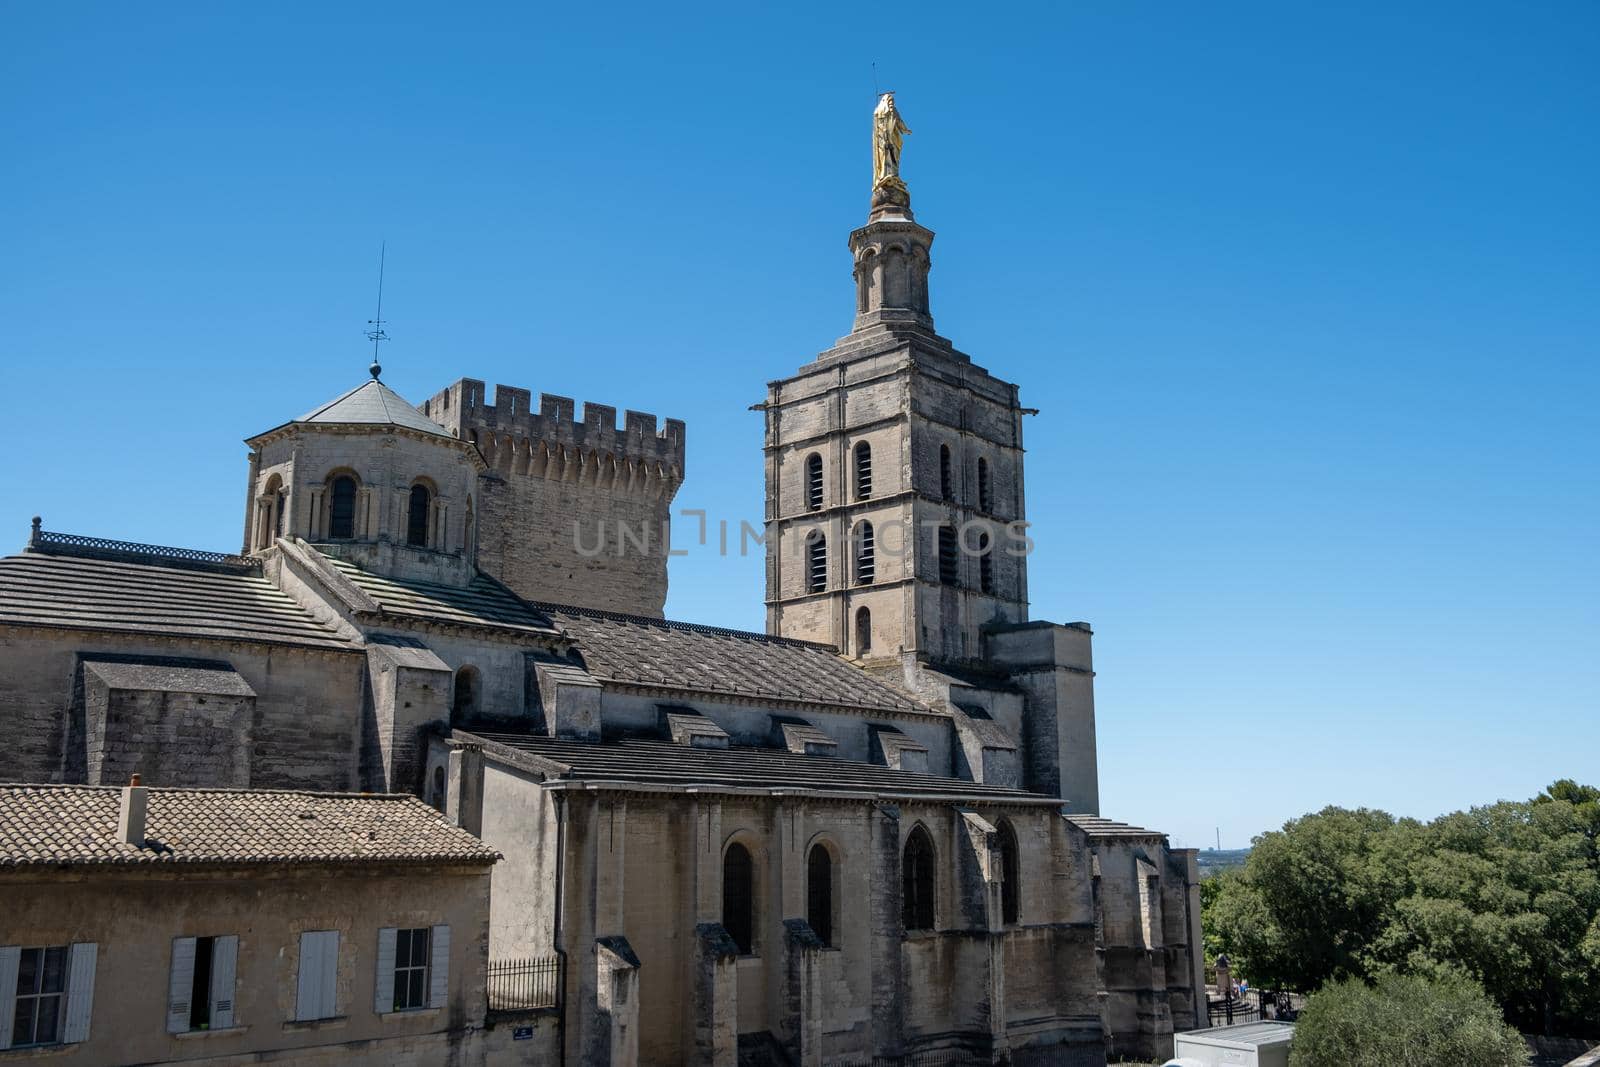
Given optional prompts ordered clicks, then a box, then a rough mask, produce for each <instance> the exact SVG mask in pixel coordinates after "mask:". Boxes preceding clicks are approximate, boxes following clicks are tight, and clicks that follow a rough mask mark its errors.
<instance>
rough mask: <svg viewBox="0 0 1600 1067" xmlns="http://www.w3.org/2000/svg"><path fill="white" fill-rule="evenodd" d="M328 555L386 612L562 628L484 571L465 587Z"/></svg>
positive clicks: (534, 629)
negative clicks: (409, 577)
mask: <svg viewBox="0 0 1600 1067" xmlns="http://www.w3.org/2000/svg"><path fill="white" fill-rule="evenodd" d="M323 558H324V559H325V560H327V562H328V564H329V565H330V566H332V567H333V568H335V569H336V570H338V572H339V573H340V574H342V575H344V576H345V577H346V578H348V579H350V581H351V582H353V583H354V584H355V586H356V587H357V588H358V589H360V590H361V591H362V592H363V593H365V594H367V595H368V596H369V597H371V598H372V599H373V600H374V601H376V602H377V604H378V606H379V607H380V608H381V609H382V610H383V611H384V612H385V613H386V614H391V615H404V616H407V617H409V618H415V619H425V620H427V621H430V622H446V623H456V624H458V625H463V626H493V627H497V628H500V629H509V630H521V631H523V632H525V633H536V634H552V635H553V634H555V633H557V632H558V631H557V630H556V628H555V626H554V625H553V624H552V623H551V621H550V619H549V618H548V617H546V616H545V615H544V614H543V613H542V612H539V611H537V610H535V609H534V608H532V607H530V606H528V604H527V603H526V602H525V601H523V600H521V599H519V598H518V597H517V595H516V594H515V593H513V592H511V590H509V589H507V588H506V587H505V586H503V585H501V584H500V583H499V582H497V581H495V580H494V579H493V578H490V577H488V576H486V575H483V574H479V575H477V576H476V577H475V578H473V579H472V582H471V583H470V584H469V585H467V586H466V587H465V588H461V587H459V586H453V585H438V584H435V583H433V582H417V581H410V580H405V579H400V578H391V577H388V576H386V575H382V574H374V573H372V572H371V571H366V570H362V569H361V568H360V567H358V566H356V565H355V564H354V563H350V562H347V561H345V560H342V559H336V558H335V557H333V556H329V555H326V554H324V555H323Z"/></svg>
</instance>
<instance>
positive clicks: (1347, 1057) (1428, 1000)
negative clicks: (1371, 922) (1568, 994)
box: [1289, 975, 1528, 1067]
mask: <svg viewBox="0 0 1600 1067" xmlns="http://www.w3.org/2000/svg"><path fill="white" fill-rule="evenodd" d="M1527 1063H1528V1049H1527V1046H1526V1045H1525V1044H1524V1043H1523V1041H1522V1037H1521V1036H1520V1035H1519V1034H1518V1033H1517V1032H1516V1031H1515V1030H1513V1029H1512V1028H1511V1027H1509V1026H1507V1025H1506V1024H1505V1022H1504V1021H1503V1020H1502V1019H1501V1017H1500V1009H1498V1008H1497V1007H1495V1005H1494V1004H1493V1003H1492V1002H1491V1001H1490V1000H1489V998H1488V997H1487V996H1485V995H1484V992H1483V989H1482V987H1481V986H1479V985H1478V984H1477V983H1475V982H1473V981H1472V980H1471V979H1469V978H1463V977H1445V978H1441V979H1434V980H1429V979H1426V978H1419V977H1414V976H1403V975H1387V976H1384V977H1381V978H1379V979H1378V981H1377V983H1376V984H1375V985H1372V986H1368V985H1366V984H1365V983H1363V982H1361V981H1359V980H1357V979H1350V980H1348V981H1343V982H1335V983H1332V984H1330V985H1327V986H1324V987H1323V988H1322V989H1321V990H1319V991H1318V992H1316V993H1314V994H1312V995H1311V997H1310V998H1309V999H1308V1000H1307V1001H1306V1006H1305V1010H1304V1011H1303V1012H1302V1013H1301V1015H1300V1021H1299V1023H1298V1024H1297V1025H1296V1026H1295V1033H1294V1044H1293V1046H1292V1047H1291V1049H1290V1053H1289V1067H1444V1065H1447V1064H1450V1065H1454V1064H1461V1065H1466V1064H1471V1065H1472V1067H1526V1064H1527Z"/></svg>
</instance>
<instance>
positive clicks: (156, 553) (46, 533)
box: [28, 519, 261, 570]
mask: <svg viewBox="0 0 1600 1067" xmlns="http://www.w3.org/2000/svg"><path fill="white" fill-rule="evenodd" d="M28 546H29V547H30V548H42V549H46V550H48V549H51V548H56V549H66V550H67V551H68V552H69V553H70V552H71V551H72V550H73V549H82V550H85V551H87V552H116V553H119V554H122V555H128V556H147V557H149V558H151V559H181V560H188V561H190V562H194V563H221V564H224V565H226V566H230V567H242V568H246V569H248V570H260V569H261V561H260V560H259V559H256V558H255V557H254V556H240V555H235V554H233V553H230V552H207V551H204V550H203V549H198V548H174V547H172V546H170V545H146V544H140V543H139V542H137V541H114V540H112V539H111V538H109V537H85V536H83V535H82V534H69V533H57V532H55V531H54V530H41V529H40V528H39V520H38V519H35V520H34V526H33V531H32V533H31V535H30V536H29V538H28Z"/></svg>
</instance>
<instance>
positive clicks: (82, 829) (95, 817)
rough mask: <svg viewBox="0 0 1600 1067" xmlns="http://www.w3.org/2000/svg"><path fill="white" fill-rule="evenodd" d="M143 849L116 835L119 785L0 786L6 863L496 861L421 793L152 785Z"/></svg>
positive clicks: (0, 862)
mask: <svg viewBox="0 0 1600 1067" xmlns="http://www.w3.org/2000/svg"><path fill="white" fill-rule="evenodd" d="M146 797H147V801H148V803H147V807H146V815H145V841H146V844H145V847H143V848H139V847H136V846H134V845H131V844H127V843H125V842H123V841H119V840H118V839H117V820H118V812H119V809H120V805H121V799H122V790H121V789H120V788H115V787H103V786H83V785H0V868H5V867H13V868H15V867H45V866H57V865H79V864H96V865H105V864H110V865H118V866H123V865H147V866H160V867H165V866H172V865H179V864H209V865H223V866H234V865H257V864H267V863H313V864H337V865H362V864H371V865H385V864H395V863H407V864H421V863H435V864H454V863H466V864H490V863H493V862H494V861H495V860H496V859H497V858H499V854H498V853H497V852H495V851H494V850H493V849H491V848H489V847H488V846H486V845H485V844H484V843H483V842H481V841H479V840H478V839H477V838H476V837H473V836H472V835H471V834H469V833H468V832H467V831H465V830H462V829H460V828H459V827H456V826H452V825H451V824H450V823H448V822H446V821H445V818H444V816H442V815H441V814H439V813H438V812H437V811H435V810H433V809H432V808H430V807H428V806H427V805H426V804H424V803H423V802H422V801H420V800H418V799H417V798H416V797H412V796H405V795H401V794H381V793H363V794H352V793H294V792H272V791H267V790H246V789H158V788H150V789H148V790H147V791H146Z"/></svg>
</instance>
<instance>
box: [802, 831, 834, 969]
mask: <svg viewBox="0 0 1600 1067" xmlns="http://www.w3.org/2000/svg"><path fill="white" fill-rule="evenodd" d="M806 922H808V923H810V924H811V930H812V932H813V933H815V934H816V935H817V937H818V939H819V940H821V942H822V943H823V944H824V945H828V946H830V947H831V946H832V945H833V854H832V853H830V852H829V851H828V848H827V846H826V845H823V844H820V843H819V844H815V845H812V846H811V853H810V855H808V856H807V857H806Z"/></svg>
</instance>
